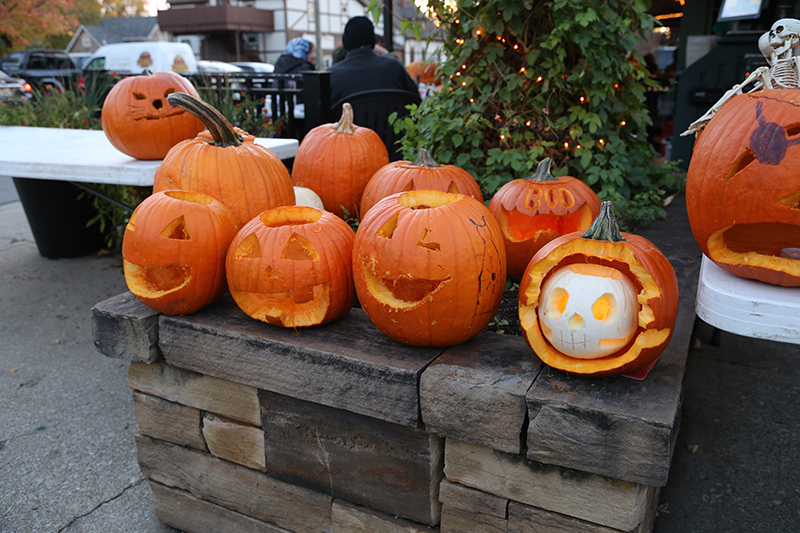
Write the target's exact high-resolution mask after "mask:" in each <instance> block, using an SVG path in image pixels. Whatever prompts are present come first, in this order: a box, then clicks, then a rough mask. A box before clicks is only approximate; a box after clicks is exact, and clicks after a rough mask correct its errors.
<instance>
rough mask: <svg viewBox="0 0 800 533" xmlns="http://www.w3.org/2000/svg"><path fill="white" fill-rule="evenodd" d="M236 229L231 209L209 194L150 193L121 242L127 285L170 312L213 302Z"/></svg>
mask: <svg viewBox="0 0 800 533" xmlns="http://www.w3.org/2000/svg"><path fill="white" fill-rule="evenodd" d="M237 229H238V227H237V225H236V219H235V218H234V217H233V214H232V213H231V212H230V210H229V209H228V208H226V207H225V206H224V205H223V204H222V203H220V202H218V201H217V200H215V199H213V198H211V197H210V196H207V195H205V194H201V193H197V192H187V191H164V192H158V193H155V194H153V195H151V196H149V197H147V198H146V199H145V200H144V201H143V202H142V203H141V204H139V206H138V207H137V208H136V210H134V212H133V214H132V215H131V218H130V221H129V222H128V225H127V226H126V227H125V234H124V236H123V240H122V258H123V268H124V271H125V282H126V283H127V284H128V289H129V290H130V291H131V292H132V293H133V295H134V296H136V298H138V299H139V300H140V301H141V302H142V303H144V304H145V305H147V306H148V307H150V308H152V309H155V310H156V311H160V312H162V313H165V314H168V315H185V314H189V313H194V312H195V311H198V310H200V309H202V308H203V307H206V306H207V305H210V304H211V303H213V302H214V301H216V300H217V298H219V297H220V296H221V295H222V293H223V292H224V291H225V255H226V254H227V252H228V246H229V245H230V243H231V240H233V237H234V236H235V235H236V230H237Z"/></svg>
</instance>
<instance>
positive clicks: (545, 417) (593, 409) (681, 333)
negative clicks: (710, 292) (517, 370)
mask: <svg viewBox="0 0 800 533" xmlns="http://www.w3.org/2000/svg"><path fill="white" fill-rule="evenodd" d="M673 266H674V267H675V272H676V274H677V276H678V281H679V285H680V291H681V303H680V310H679V313H678V319H677V322H676V326H675V332H674V334H673V337H672V341H671V343H670V345H669V346H668V347H667V349H666V350H665V351H664V352H663V353H662V354H661V357H660V358H659V360H658V362H657V363H656V365H655V366H654V367H653V369H652V370H651V371H650V374H649V375H648V376H647V377H646V378H645V379H644V380H643V381H637V380H634V379H630V378H627V377H624V376H617V377H613V378H603V379H596V378H595V379H592V378H582V377H577V376H570V375H567V374H565V373H564V372H560V371H558V370H553V369H550V368H546V369H545V371H543V372H542V373H541V374H540V375H539V376H538V378H537V379H536V381H535V382H534V384H533V386H532V387H531V388H530V390H529V391H528V396H527V402H528V412H529V417H530V424H529V426H528V439H527V444H528V452H527V454H528V458H530V459H533V460H536V461H542V462H544V463H548V464H557V465H560V466H565V467H568V468H574V469H577V470H583V471H586V472H594V473H597V474H601V475H605V476H610V477H615V478H618V479H624V480H626V481H631V482H634V483H640V484H643V485H650V486H663V485H665V484H666V483H667V476H668V474H669V467H670V463H671V461H672V452H673V450H674V446H675V438H676V437H677V431H678V426H679V420H680V405H681V389H682V382H683V374H684V371H685V368H686V357H687V356H688V353H689V342H690V337H691V333H692V328H693V326H694V318H695V314H694V294H695V292H696V285H697V277H698V263H696V262H692V261H682V262H677V263H676V264H674V265H673Z"/></svg>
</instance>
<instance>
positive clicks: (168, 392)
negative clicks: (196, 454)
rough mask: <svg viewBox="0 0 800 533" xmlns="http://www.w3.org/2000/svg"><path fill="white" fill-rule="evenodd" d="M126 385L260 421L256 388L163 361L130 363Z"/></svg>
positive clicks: (233, 416)
mask: <svg viewBox="0 0 800 533" xmlns="http://www.w3.org/2000/svg"><path fill="white" fill-rule="evenodd" d="M128 385H129V386H130V387H131V388H132V389H134V390H138V391H140V392H144V393H146V394H151V395H153V396H158V397H160V398H164V399H165V400H169V401H171V402H177V403H180V404H183V405H188V406H190V407H196V408H197V409H202V410H203V411H211V412H212V413H217V414H220V415H223V416H227V417H229V418H233V419H235V420H241V421H242V422H246V423H248V424H251V425H253V426H260V425H261V408H260V407H259V404H258V391H257V390H256V389H255V388H253V387H250V386H247V385H241V384H239V383H231V382H230V381H225V380H223V379H218V378H215V377H211V376H205V375H203V374H199V373H197V372H192V371H190V370H184V369H182V368H178V367H175V366H172V365H169V364H167V363H165V362H163V361H158V362H155V363H152V364H149V365H147V364H144V363H131V366H130V368H129V369H128Z"/></svg>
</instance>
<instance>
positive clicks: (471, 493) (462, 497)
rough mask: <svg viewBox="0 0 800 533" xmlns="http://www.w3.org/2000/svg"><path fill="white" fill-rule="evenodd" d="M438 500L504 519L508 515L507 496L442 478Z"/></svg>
mask: <svg viewBox="0 0 800 533" xmlns="http://www.w3.org/2000/svg"><path fill="white" fill-rule="evenodd" d="M439 501H440V502H442V504H443V505H447V506H450V507H455V508H456V509H462V510H464V511H471V512H476V513H481V514H487V515H491V516H496V517H498V518H503V519H505V518H506V516H507V515H508V498H501V497H500V496H495V495H494V494H489V493H488V492H482V491H480V490H475V489H473V488H470V487H465V486H464V485H459V484H458V483H453V482H451V481H448V480H447V479H443V480H442V483H441V484H440V485H439Z"/></svg>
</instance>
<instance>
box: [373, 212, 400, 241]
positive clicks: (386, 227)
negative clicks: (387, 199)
mask: <svg viewBox="0 0 800 533" xmlns="http://www.w3.org/2000/svg"><path fill="white" fill-rule="evenodd" d="M396 229H397V213H395V214H394V216H393V217H392V218H390V219H389V220H387V221H386V222H385V223H384V224H383V226H381V229H379V230H378V237H383V238H384V239H391V238H392V235H394V230H396Z"/></svg>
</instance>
